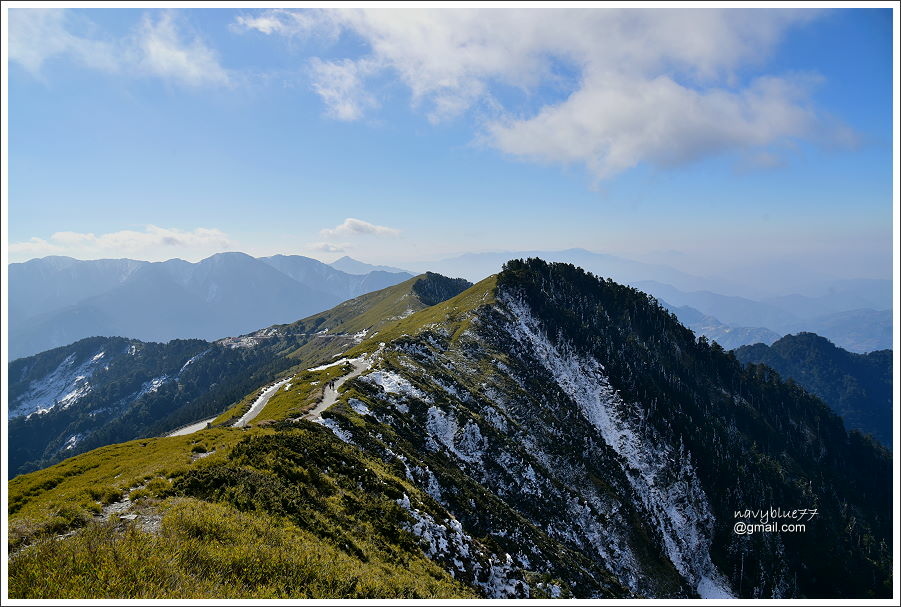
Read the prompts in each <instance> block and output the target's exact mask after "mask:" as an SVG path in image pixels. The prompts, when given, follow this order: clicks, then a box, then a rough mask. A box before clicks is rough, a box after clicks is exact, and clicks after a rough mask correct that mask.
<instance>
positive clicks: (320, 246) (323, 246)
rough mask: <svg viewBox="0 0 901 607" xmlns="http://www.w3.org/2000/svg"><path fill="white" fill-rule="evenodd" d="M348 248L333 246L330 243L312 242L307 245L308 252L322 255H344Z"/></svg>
mask: <svg viewBox="0 0 901 607" xmlns="http://www.w3.org/2000/svg"><path fill="white" fill-rule="evenodd" d="M347 247H348V245H347V244H343V243H342V244H332V243H330V242H311V243H310V244H308V245H307V249H308V250H310V251H320V252H322V253H344V252H345V251H346V250H347Z"/></svg>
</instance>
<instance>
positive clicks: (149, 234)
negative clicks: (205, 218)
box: [9, 225, 232, 260]
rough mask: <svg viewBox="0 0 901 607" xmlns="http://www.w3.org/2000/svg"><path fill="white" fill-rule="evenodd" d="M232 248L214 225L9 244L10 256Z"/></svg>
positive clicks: (167, 253) (146, 254)
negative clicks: (189, 228)
mask: <svg viewBox="0 0 901 607" xmlns="http://www.w3.org/2000/svg"><path fill="white" fill-rule="evenodd" d="M230 248H232V243H231V241H230V240H229V238H228V236H227V235H226V234H225V233H224V232H222V231H221V230H218V229H215V228H197V229H194V230H191V231H184V230H178V229H174V228H161V227H158V226H154V225H148V226H146V228H145V229H144V231H136V230H122V231H119V232H109V233H106V234H100V235H96V234H93V233H85V232H55V233H54V234H52V235H51V236H50V237H49V238H48V239H44V238H38V237H32V238H30V239H29V240H26V241H22V242H13V243H10V245H9V252H10V256H11V257H13V258H15V259H29V258H32V257H44V256H46V255H68V256H71V257H76V258H80V259H92V258H98V257H115V256H135V257H137V258H139V259H150V260H153V259H169V258H172V257H176V256H194V257H196V256H203V255H207V254H212V253H216V252H219V251H225V250H228V249H230Z"/></svg>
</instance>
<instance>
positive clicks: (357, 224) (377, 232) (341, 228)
mask: <svg viewBox="0 0 901 607" xmlns="http://www.w3.org/2000/svg"><path fill="white" fill-rule="evenodd" d="M320 234H322V235H323V236H324V237H326V238H333V237H335V236H347V235H354V234H364V235H365V234H369V235H372V236H398V235H399V234H400V230H397V229H395V228H389V227H387V226H378V225H375V224H373V223H369V222H368V221H363V220H362V219H354V218H353V217H348V218H347V219H345V220H344V223H342V224H340V225H338V226H335V227H334V228H325V229H324V230H321V231H320Z"/></svg>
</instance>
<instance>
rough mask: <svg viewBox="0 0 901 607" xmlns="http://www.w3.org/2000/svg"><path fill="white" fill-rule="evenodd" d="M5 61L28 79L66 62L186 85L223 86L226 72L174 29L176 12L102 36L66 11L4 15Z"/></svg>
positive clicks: (200, 44)
mask: <svg viewBox="0 0 901 607" xmlns="http://www.w3.org/2000/svg"><path fill="white" fill-rule="evenodd" d="M9 21H10V24H9V57H10V60H11V61H14V62H16V63H18V64H19V65H21V66H22V67H23V68H25V69H26V70H27V71H28V72H30V73H31V74H32V75H33V76H35V77H38V78H41V77H43V67H44V64H45V63H46V62H47V61H49V60H51V59H55V58H66V59H68V60H70V61H72V62H73V63H75V64H77V65H80V66H82V67H85V68H88V69H93V70H98V71H102V72H106V73H110V74H120V75H127V76H132V77H133V76H149V77H157V78H161V79H163V80H167V81H171V82H176V83H178V84H182V85H187V86H204V85H227V84H229V83H230V82H231V77H230V75H229V72H228V70H226V69H225V68H223V67H222V66H221V65H220V64H219V61H218V58H217V56H216V53H215V51H214V50H213V49H212V48H210V47H209V46H208V45H207V44H206V43H205V42H204V41H203V40H202V39H201V38H200V37H199V36H198V35H197V34H196V33H191V34H188V33H186V32H185V29H186V28H184V27H179V24H178V19H177V17H176V14H175V13H173V12H171V11H165V12H162V13H159V14H157V15H156V16H155V17H153V16H151V15H150V14H145V15H144V16H143V17H142V19H141V22H140V25H139V26H138V27H137V28H136V29H135V30H134V31H133V32H132V34H130V35H128V36H125V37H121V38H115V37H110V36H106V37H104V36H103V34H102V33H101V32H99V31H98V28H97V26H96V25H95V24H93V23H92V22H91V21H90V20H89V19H87V18H86V17H84V16H83V15H80V14H75V13H73V12H71V11H68V10H65V9H12V10H10V11H9Z"/></svg>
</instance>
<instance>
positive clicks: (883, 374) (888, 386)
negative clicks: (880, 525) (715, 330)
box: [734, 333, 892, 447]
mask: <svg viewBox="0 0 901 607" xmlns="http://www.w3.org/2000/svg"><path fill="white" fill-rule="evenodd" d="M734 353H735V356H736V357H737V358H738V360H740V361H741V362H743V363H755V364H764V365H766V366H768V367H770V368H772V369H775V370H776V371H777V372H778V373H779V375H781V376H782V377H783V379H792V380H794V381H796V382H797V383H798V384H799V385H800V386H801V387H802V388H804V389H805V390H807V391H808V392H810V393H811V394H815V395H816V396H819V397H820V398H822V399H823V401H825V402H826V404H828V405H829V406H830V407H832V409H833V410H834V411H835V412H836V413H838V414H839V415H840V416H841V417H842V419H843V420H844V421H845V426H847V427H848V429H849V430H862V431H863V432H866V433H867V434H871V435H872V436H873V437H874V438H876V439H877V440H878V441H880V442H881V443H882V444H884V445H886V446H888V447H891V446H892V352H891V350H879V351H876V352H870V353H869V354H853V353H851V352H848V351H847V350H843V349H842V348H839V347H837V346H836V345H835V344H833V343H832V342H830V341H829V340H828V339H825V338H824V337H820V336H819V335H815V334H813V333H799V334H797V335H786V336H785V337H783V338H782V339H780V340H778V341H776V342H775V343H773V344H772V345H770V346H766V345H764V344H755V345H753V346H744V347H741V348H738V349H736V350H735V352H734Z"/></svg>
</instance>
